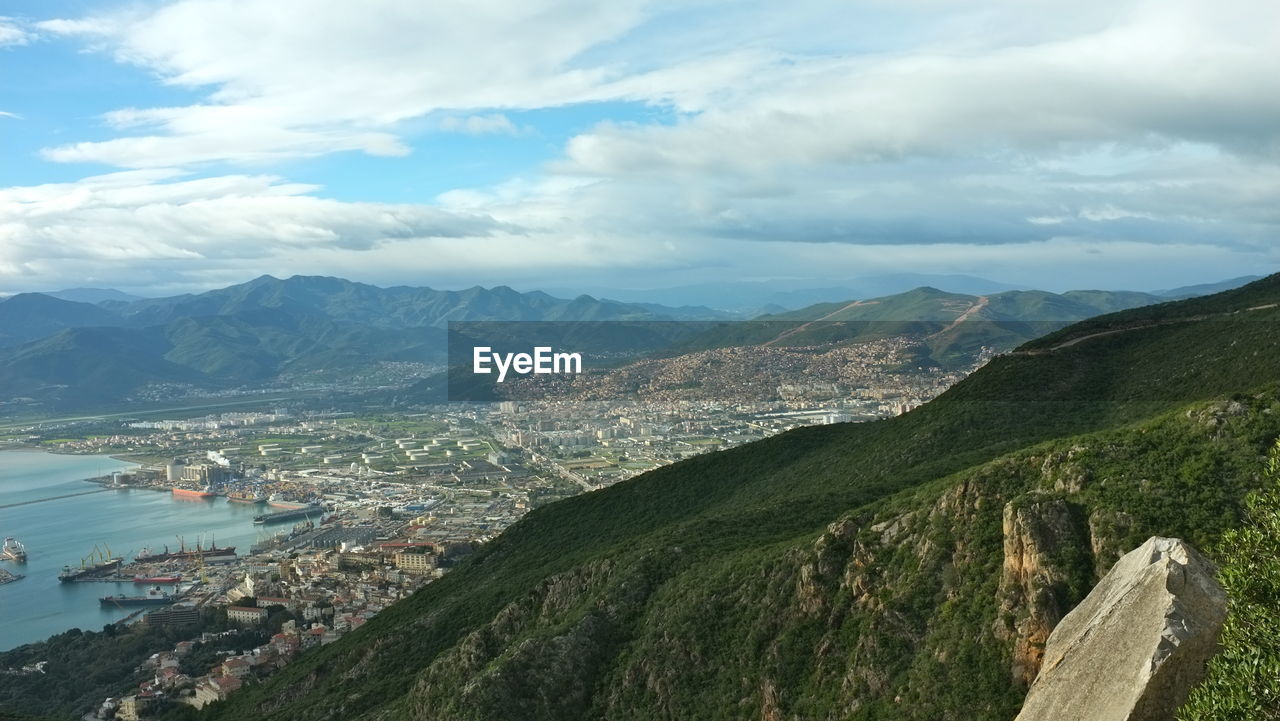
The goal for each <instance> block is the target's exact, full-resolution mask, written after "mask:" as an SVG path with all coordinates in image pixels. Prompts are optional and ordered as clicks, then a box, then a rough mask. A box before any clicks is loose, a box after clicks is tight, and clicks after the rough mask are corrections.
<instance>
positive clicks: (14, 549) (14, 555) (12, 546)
mask: <svg viewBox="0 0 1280 721" xmlns="http://www.w3.org/2000/svg"><path fill="white" fill-rule="evenodd" d="M0 561H13V562H14V563H26V562H27V547H26V546H24V545H22V543H21V542H19V541H18V539H16V538H14V537H13V536H9V537H8V538H6V539H4V545H3V546H0Z"/></svg>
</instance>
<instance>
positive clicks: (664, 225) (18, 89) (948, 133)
mask: <svg viewBox="0 0 1280 721" xmlns="http://www.w3.org/2000/svg"><path fill="white" fill-rule="evenodd" d="M2 8H3V9H2V10H0V12H3V13H4V16H3V17H0V291H9V292H13V291H20V290H37V289H53V288H61V287H69V286H98V287H118V288H122V289H125V290H131V291H134V292H140V293H143V294H160V293H168V292H177V291H186V290H194V289H202V288H208V287H214V286H221V285H226V284H229V283H233V282H240V281H243V280H247V279H248V278H251V277H254V276H256V275H260V274H262V273H271V274H274V275H278V276H287V275H292V274H295V273H301V274H330V275H341V276H344V277H349V278H353V279H357V280H363V281H367V282H373V283H379V284H393V283H411V284H423V285H432V286H435V287H444V288H460V287H466V286H470V285H475V284H483V285H493V284H499V283H505V284H509V285H513V286H515V287H518V288H533V287H538V286H551V287H559V288H564V287H574V286H592V287H598V286H606V287H608V286H613V287H620V288H652V287H666V286H676V285H684V284H693V283H703V282H719V281H725V280H733V279H752V280H769V279H786V280H788V281H791V282H796V281H803V282H811V283H813V284H815V285H831V284H833V283H844V282H846V281H847V280H848V279H850V278H854V277H857V276H861V275H874V274H880V273H894V272H903V271H914V272H922V273H966V274H972V275H978V276H982V277H986V278H991V279H994V280H998V281H1003V282H1008V283H1014V284H1020V285H1028V286H1036V287H1043V288H1047V289H1051V290H1064V289H1067V288H1072V287H1111V288H1120V287H1124V288H1135V289H1151V288H1159V287H1169V286H1174V285H1180V284H1186V283H1194V282H1204V281H1212V280H1220V279H1223V278H1227V277H1232V276H1237V275H1244V274H1258V273H1265V272H1271V271H1273V270H1275V269H1276V268H1277V265H1280V247H1278V246H1280V243H1277V240H1278V239H1280V235H1278V234H1277V230H1278V229H1280V4H1277V3H1276V2H1274V0H1136V1H1135V0H1070V1H1057V0H1053V1H1051V0H955V1H950V0H857V1H855V0H847V1H844V2H841V1H837V0H827V1H825V2H823V1H813V0H789V1H788V2H785V3H779V2H776V1H771V0H763V1H761V2H750V1H741V2H719V1H717V0H680V1H678V2H662V1H649V0H611V1H610V2H599V1H598V0H563V1H559V2H557V1H554V0H435V1H433V2H430V3H427V2H422V0H362V1H361V2H332V1H331V0H271V1H270V2H262V1H252V2H250V1H246V0H176V1H169V2H156V1H148V0H140V1H130V2H114V1H113V0H82V1H76V2H71V1H59V0H16V1H15V0H9V1H8V2H5V3H4V4H3V6H2Z"/></svg>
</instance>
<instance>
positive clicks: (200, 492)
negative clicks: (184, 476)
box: [170, 486, 215, 498]
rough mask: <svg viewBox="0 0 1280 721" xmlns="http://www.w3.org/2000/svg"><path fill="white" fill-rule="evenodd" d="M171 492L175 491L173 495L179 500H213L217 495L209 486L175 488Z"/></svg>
mask: <svg viewBox="0 0 1280 721" xmlns="http://www.w3.org/2000/svg"><path fill="white" fill-rule="evenodd" d="M170 490H172V491H173V495H174V496H175V497H177V498H213V497H214V495H215V494H214V492H213V489H212V488H210V487H208V486H205V487H204V488H183V487H181V486H174V487H173V488H172V489H170Z"/></svg>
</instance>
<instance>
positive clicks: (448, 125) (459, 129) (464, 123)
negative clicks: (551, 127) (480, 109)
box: [440, 113, 529, 135]
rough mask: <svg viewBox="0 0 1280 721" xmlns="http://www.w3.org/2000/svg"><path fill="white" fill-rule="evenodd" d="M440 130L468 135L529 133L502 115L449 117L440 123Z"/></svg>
mask: <svg viewBox="0 0 1280 721" xmlns="http://www.w3.org/2000/svg"><path fill="white" fill-rule="evenodd" d="M440 129H441V130H444V131H447V132H454V133H466V134H467V135H489V134H497V135H520V134H522V133H526V132H529V131H528V129H526V128H519V127H517V126H516V124H515V123H513V122H511V119H510V118H508V117H507V116H505V115H503V114H501V113H493V114H491V115H468V116H466V117H462V118H460V117H456V116H449V117H446V118H443V119H442V120H441V121H440Z"/></svg>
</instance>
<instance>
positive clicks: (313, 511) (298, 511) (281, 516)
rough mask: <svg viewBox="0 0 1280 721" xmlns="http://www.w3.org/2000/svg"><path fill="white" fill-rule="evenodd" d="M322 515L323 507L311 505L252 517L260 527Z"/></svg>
mask: <svg viewBox="0 0 1280 721" xmlns="http://www.w3.org/2000/svg"><path fill="white" fill-rule="evenodd" d="M322 515H324V507H323V506H320V505H318V504H312V505H309V506H303V507H301V508H292V509H289V510H287V511H279V512H277V513H264V514H262V515H261V516H254V518H253V522H254V523H256V524H257V525H259V526H261V525H264V524H267V523H279V522H281V521H292V520H294V519H296V518H309V517H311V516H322Z"/></svg>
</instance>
